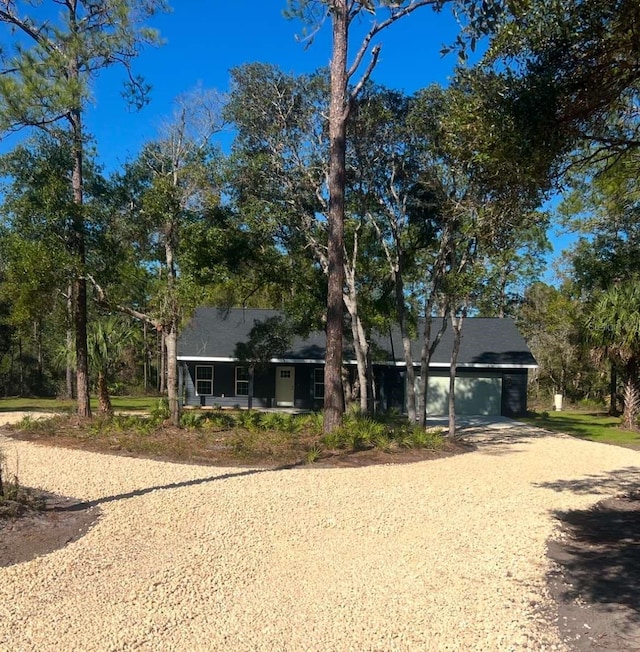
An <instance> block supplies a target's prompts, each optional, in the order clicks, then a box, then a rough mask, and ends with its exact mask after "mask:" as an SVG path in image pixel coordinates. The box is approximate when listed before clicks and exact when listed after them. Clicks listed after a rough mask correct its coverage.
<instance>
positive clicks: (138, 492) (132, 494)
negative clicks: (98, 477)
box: [51, 462, 304, 512]
mask: <svg viewBox="0 0 640 652" xmlns="http://www.w3.org/2000/svg"><path fill="white" fill-rule="evenodd" d="M302 464H304V462H296V463H295V464H286V465H283V466H279V467H277V468H274V469H247V470H246V471H238V472H235V473H223V474H222V475H212V476H208V477H206V478H196V479H195V480H184V481H183V482H171V483H169V484H164V485H156V486H153V487H144V489H135V490H134V491H128V492H126V493H122V494H115V495H113V496H103V497H102V498H96V499H95V500H87V501H84V502H76V503H73V504H71V505H62V506H56V507H53V508H52V510H51V511H57V512H73V511H80V510H84V509H87V508H89V507H96V506H98V505H104V504H106V503H113V502H116V501H118V500H126V499H127V498H136V497H138V496H145V495H146V494H150V493H152V492H153V491H163V490H166V489H181V488H183V487H195V486H197V485H200V484H207V483H209V482H217V481H221V480H230V479H232V478H243V477H245V476H249V475H257V474H259V473H273V472H274V471H285V470H287V469H293V468H295V467H297V466H301V465H302Z"/></svg>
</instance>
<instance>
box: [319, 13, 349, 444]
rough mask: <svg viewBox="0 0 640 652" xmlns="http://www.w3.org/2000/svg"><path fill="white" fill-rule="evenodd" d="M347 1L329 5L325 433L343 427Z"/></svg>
mask: <svg viewBox="0 0 640 652" xmlns="http://www.w3.org/2000/svg"><path fill="white" fill-rule="evenodd" d="M348 13H349V7H348V2H347V0H334V2H332V11H331V18H332V24H333V49H332V52H333V55H332V58H331V101H330V107H329V214H328V221H329V224H328V255H327V258H328V266H329V269H328V272H329V279H328V287H327V348H326V354H325V396H324V431H325V432H326V433H329V432H332V431H333V430H334V429H335V428H337V427H339V426H340V425H341V424H342V417H343V414H344V402H343V393H342V377H341V370H342V326H343V324H342V322H343V309H342V306H343V289H344V288H343V286H344V208H345V207H344V189H345V165H346V132H347V116H348V105H347V81H348V76H347V44H348V35H349V15H348Z"/></svg>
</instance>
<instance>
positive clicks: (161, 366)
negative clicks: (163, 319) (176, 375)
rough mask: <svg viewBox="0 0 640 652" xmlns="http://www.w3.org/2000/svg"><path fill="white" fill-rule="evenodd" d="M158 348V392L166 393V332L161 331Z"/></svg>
mask: <svg viewBox="0 0 640 652" xmlns="http://www.w3.org/2000/svg"><path fill="white" fill-rule="evenodd" d="M159 340H160V342H159V346H160V348H159V349H158V370H159V371H158V392H160V394H164V393H165V392H166V391H167V344H166V333H165V332H164V330H161V331H160V335H159Z"/></svg>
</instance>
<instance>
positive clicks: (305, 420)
mask: <svg viewBox="0 0 640 652" xmlns="http://www.w3.org/2000/svg"><path fill="white" fill-rule="evenodd" d="M296 421H297V423H298V425H299V427H300V430H308V431H309V432H310V433H311V434H312V435H318V436H320V435H321V434H322V428H323V426H324V413H323V412H311V413H309V414H303V415H300V416H298V417H296Z"/></svg>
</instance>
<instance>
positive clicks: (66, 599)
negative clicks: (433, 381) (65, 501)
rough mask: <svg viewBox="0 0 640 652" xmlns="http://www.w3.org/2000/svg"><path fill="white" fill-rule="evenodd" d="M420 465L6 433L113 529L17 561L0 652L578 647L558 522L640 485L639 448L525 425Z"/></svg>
mask: <svg viewBox="0 0 640 652" xmlns="http://www.w3.org/2000/svg"><path fill="white" fill-rule="evenodd" d="M468 434H469V436H470V437H475V438H476V439H477V440H478V450H477V451H475V452H472V453H469V454H465V455H460V456H456V457H451V458H445V459H440V460H436V461H429V462H421V463H417V464H410V465H403V466H391V465H390V466H378V467H367V468H357V469H316V468H313V467H304V468H297V469H290V470H278V471H260V470H254V469H244V468H214V467H201V466H189V465H179V464H169V463H163V462H156V461H149V460H141V459H133V458H126V457H112V456H106V455H99V454H94V453H87V452H82V451H74V450H63V449H52V448H48V447H43V446H37V445H34V444H31V443H27V442H19V441H14V440H8V439H1V440H0V448H2V450H4V452H5V455H6V457H7V459H8V463H9V466H11V465H15V464H17V465H18V467H19V475H20V478H21V481H22V482H23V483H24V484H26V485H31V486H35V487H41V488H43V489H46V490H48V491H52V492H55V493H59V494H64V495H69V496H74V497H76V498H80V499H83V500H86V501H94V502H95V504H97V505H99V506H100V509H101V512H102V514H101V517H100V519H99V521H98V522H97V523H96V524H95V525H94V526H93V527H92V528H91V530H90V531H89V532H88V533H87V534H86V535H85V536H83V537H82V538H80V539H79V540H77V541H75V542H74V543H72V544H70V545H68V546H67V547H65V548H63V549H61V550H58V551H56V552H54V553H52V554H50V555H47V556H44V557H40V558H37V559H34V560H32V561H30V562H27V563H23V564H19V565H16V566H11V567H7V568H0V649H3V650H5V649H6V650H14V651H30V650H38V651H39V652H46V651H49V650H50V651H54V650H55V651H58V650H83V651H87V652H88V651H90V650H101V651H102V650H114V651H115V650H134V649H135V650H149V651H151V650H153V651H154V652H155V651H164V650H166V651H169V650H172V651H182V650H184V651H187V650H188V651H198V650H202V651H205V650H207V651H208V650H229V651H249V650H251V651H257V650H269V651H272V650H278V651H285V650H295V651H298V650H323V651H328V650H336V651H345V650H354V651H355V650H357V651H365V650H380V651H390V650H407V651H409V650H411V651H415V650H483V651H487V650H527V649H529V650H563V649H565V648H564V645H563V643H562V641H561V640H560V638H559V634H558V632H557V630H556V628H555V625H554V622H553V609H552V607H553V605H552V604H551V601H550V597H549V595H548V593H547V589H546V575H547V573H548V571H549V563H550V562H549V560H548V559H547V557H546V554H545V553H546V541H547V539H548V538H549V537H551V536H552V535H554V532H555V530H556V523H557V521H556V519H555V516H554V514H556V513H557V512H560V511H566V510H572V509H584V508H585V507H588V506H589V505H592V504H594V503H595V502H597V501H598V500H601V499H602V498H604V497H606V496H611V495H615V494H616V493H619V492H621V491H624V490H628V489H629V487H631V486H633V487H636V486H637V485H638V479H639V478H640V453H639V452H636V451H631V450H628V449H624V448H617V447H612V446H606V445H602V444H595V443H590V442H583V441H579V440H577V439H573V438H570V437H567V436H562V435H553V434H550V433H546V432H544V431H540V430H536V429H533V428H530V427H527V426H523V425H521V424H520V425H519V424H510V425H504V424H503V427H502V428H500V429H498V430H493V431H488V430H487V429H486V428H484V427H477V426H476V427H472V428H471V429H470V430H469V433H468Z"/></svg>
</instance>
